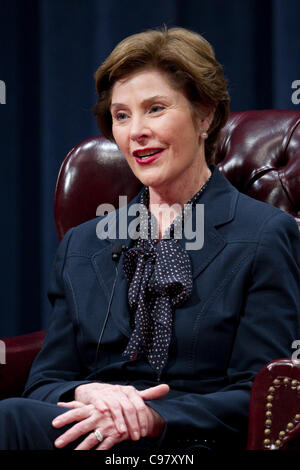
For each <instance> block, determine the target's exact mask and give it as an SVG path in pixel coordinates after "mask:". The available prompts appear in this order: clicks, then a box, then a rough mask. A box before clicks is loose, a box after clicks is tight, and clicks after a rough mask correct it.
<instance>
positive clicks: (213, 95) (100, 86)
mask: <svg viewBox="0 0 300 470" xmlns="http://www.w3.org/2000/svg"><path fill="white" fill-rule="evenodd" d="M145 67H154V68H157V69H158V70H160V71H162V72H165V73H167V74H168V76H169V78H170V79H171V84H172V85H173V86H174V87H175V88H177V89H179V90H181V91H182V92H183V93H184V94H185V96H186V98H187V99H188V100H189V101H190V103H191V105H192V107H193V108H194V109H196V106H197V105H198V104H200V103H201V104H203V105H204V106H207V107H210V108H215V114H214V119H213V121H212V124H211V126H210V128H209V131H208V138H207V139H206V141H205V157H206V161H207V163H208V164H211V163H213V162H214V154H215V149H216V145H217V142H218V139H219V134H220V130H221V128H222V127H223V126H224V125H225V123H226V121H227V118H228V114H229V102H230V99H229V94H228V91H227V82H226V80H225V77H224V73H223V68H222V66H221V65H220V64H219V62H218V61H217V60H216V59H215V55H214V51H213V48H212V46H211V45H210V44H209V43H208V42H207V41H206V39H204V38H203V37H202V36H200V34H197V33H195V32H192V31H189V30H187V29H184V28H171V29H169V30H168V29H166V28H164V29H161V30H149V31H145V32H142V33H139V34H134V35H132V36H129V37H127V38H126V39H124V40H123V41H121V42H120V43H119V44H118V45H117V46H116V47H115V49H114V50H113V51H112V52H111V54H110V55H109V56H108V57H107V59H106V60H105V61H104V62H103V64H102V65H101V66H100V67H99V68H98V70H97V71H96V73H95V80H96V90H97V92H98V100H97V103H96V104H95V106H94V114H95V116H96V117H97V123H98V127H99V129H100V131H101V133H102V134H103V135H104V136H105V137H107V138H108V139H110V140H113V135H112V118H111V113H110V104H111V92H112V88H113V85H114V83H115V82H116V81H117V80H119V79H122V78H125V77H126V76H128V75H130V74H132V73H133V72H135V71H137V70H138V69H141V68H145Z"/></svg>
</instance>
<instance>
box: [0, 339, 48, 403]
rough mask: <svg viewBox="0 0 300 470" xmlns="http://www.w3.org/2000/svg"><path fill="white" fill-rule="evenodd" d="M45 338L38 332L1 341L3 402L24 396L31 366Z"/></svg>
mask: <svg viewBox="0 0 300 470" xmlns="http://www.w3.org/2000/svg"><path fill="white" fill-rule="evenodd" d="M44 336H45V332H44V331H37V332H35V333H30V334H26V335H21V336H14V337H11V338H4V339H2V340H1V346H2V348H1V350H2V354H1V357H2V360H1V364H0V384H1V385H0V399H1V400H2V399H4V398H9V397H16V396H20V395H21V394H22V392H23V390H24V386H25V382H26V380H27V377H28V373H29V370H30V367H31V364H32V362H33V360H34V358H35V356H36V355H37V353H38V352H39V350H40V349H41V347H42V344H43V340H44Z"/></svg>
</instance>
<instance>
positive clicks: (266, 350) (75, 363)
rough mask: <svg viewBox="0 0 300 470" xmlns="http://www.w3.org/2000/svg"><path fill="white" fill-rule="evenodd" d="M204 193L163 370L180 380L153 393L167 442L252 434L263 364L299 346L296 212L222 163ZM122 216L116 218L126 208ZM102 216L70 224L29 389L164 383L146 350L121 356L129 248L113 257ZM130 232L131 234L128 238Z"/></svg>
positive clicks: (49, 397)
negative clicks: (196, 241) (246, 187)
mask: <svg viewBox="0 0 300 470" xmlns="http://www.w3.org/2000/svg"><path fill="white" fill-rule="evenodd" d="M136 200H137V199H135V200H134V201H132V203H130V204H129V206H130V205H131V204H133V203H134V202H136ZM199 203H201V204H204V245H203V247H202V248H201V249H199V250H190V251H188V253H189V255H190V258H191V261H192V268H193V279H194V284H193V291H192V295H191V297H190V298H189V299H188V300H187V301H186V303H185V304H184V305H183V306H181V307H180V308H177V309H176V311H175V313H174V321H173V336H172V341H171V344H170V349H169V359H168V362H167V365H166V367H165V369H164V371H163V373H162V376H161V380H160V381H161V382H162V383H168V384H169V385H170V389H171V390H170V392H169V394H168V395H166V396H165V397H163V398H161V399H159V400H155V401H151V402H148V404H149V405H150V406H152V407H153V408H154V409H155V410H156V411H157V412H158V413H160V414H161V416H162V417H163V418H164V419H165V421H166V423H167V424H166V428H165V432H164V435H163V437H162V439H161V440H162V442H167V441H168V439H169V438H170V439H171V440H172V439H174V437H175V436H176V437H177V438H178V436H185V437H187V436H188V437H191V438H193V437H195V436H205V437H211V436H220V438H229V439H230V440H231V442H233V439H234V438H235V437H236V438H237V437H240V436H244V437H245V436H246V435H247V425H248V409H249V397H250V389H251V384H252V381H253V378H254V376H255V374H256V373H257V372H258V371H259V369H260V368H261V367H262V366H264V365H265V364H266V363H267V362H269V361H271V360H273V359H276V358H281V357H290V356H291V354H292V352H293V350H292V342H293V341H294V340H296V339H300V325H299V319H300V260H299V255H300V236H299V231H298V227H297V225H296V223H295V221H294V219H293V218H292V217H291V216H289V215H287V214H286V213H284V212H282V211H281V210H279V209H277V208H275V207H273V206H270V205H268V204H264V203H261V202H259V201H256V200H254V199H252V198H249V197H247V196H245V195H244V194H241V193H239V192H238V191H237V190H236V189H235V188H234V187H233V186H232V185H231V184H230V183H229V182H228V181H227V180H226V178H225V177H224V176H222V174H221V173H220V172H219V171H218V170H217V169H216V168H215V169H214V172H213V176H212V179H211V181H210V183H209V185H208V187H207V189H206V191H205V192H204V193H203V195H202V197H201V199H200V201H199ZM124 210H127V208H123V209H121V211H124ZM115 216H116V218H117V220H119V218H120V217H121V215H120V211H116V212H115V213H113V217H115ZM99 220H100V219H99V218H96V219H93V220H91V221H88V222H86V223H84V224H82V225H80V226H78V227H75V228H73V229H71V230H70V231H69V232H68V233H67V234H66V236H65V237H64V239H63V240H62V242H61V244H60V246H59V248H58V251H57V256H56V259H55V262H54V268H53V275H52V278H51V283H50V290H49V298H50V301H51V303H52V305H53V314H52V315H51V318H50V322H49V325H48V328H47V333H46V338H45V343H44V346H43V348H42V350H41V352H40V354H39V355H38V357H37V358H36V360H35V362H34V364H33V367H32V369H31V373H30V376H29V379H28V382H27V385H26V389H25V392H24V396H27V397H31V398H33V399H37V400H44V401H48V402H51V403H56V402H57V401H59V400H68V399H72V397H73V392H74V388H75V387H76V386H77V385H79V384H81V383H85V382H92V381H102V382H109V383H120V384H132V385H133V386H135V387H136V388H138V389H143V388H145V387H149V386H153V385H157V383H158V382H157V378H156V376H155V374H154V371H153V370H152V369H151V367H150V366H149V364H148V363H147V361H146V360H145V359H144V358H143V357H141V358H138V359H136V360H133V361H129V360H126V358H124V357H123V356H122V352H123V351H124V349H125V347H126V345H127V342H128V339H129V336H130V334H131V331H132V322H131V320H132V319H131V318H130V314H129V309H128V302H127V288H128V286H127V282H126V279H125V277H124V273H123V269H122V256H123V255H122V256H121V259H120V261H119V263H116V262H115V261H113V260H112V250H113V246H114V244H115V240H114V239H106V240H101V239H99V237H98V236H97V235H96V230H97V224H98V222H99ZM129 221H130V218H129ZM185 242H186V240H185V239H183V240H180V243H183V244H185ZM123 243H124V244H125V245H126V246H130V243H131V240H130V238H125V239H124V240H123ZM113 289H114V293H113V296H112V299H111V293H112V290H113ZM110 300H111V305H110V308H109V304H110ZM108 310H110V313H109V317H108V320H107V324H106V326H105V329H104V333H103V336H102V339H101V342H100V344H98V343H99V337H100V333H101V331H102V328H103V325H104V322H105V318H106V314H107V311H108ZM97 345H98V355H96V350H97ZM96 356H97V357H96Z"/></svg>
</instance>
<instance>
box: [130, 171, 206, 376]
mask: <svg viewBox="0 0 300 470" xmlns="http://www.w3.org/2000/svg"><path fill="white" fill-rule="evenodd" d="M208 181H209V180H208ZM208 181H207V182H206V183H205V185H204V186H202V188H201V189H200V190H199V191H198V192H197V193H196V194H195V195H194V196H193V198H192V199H191V200H190V201H189V204H192V205H195V204H196V202H197V201H198V200H199V198H200V196H201V194H202V193H203V191H204V189H205V188H206V187H207V184H208ZM140 203H141V204H144V205H145V206H146V207H147V208H148V207H149V188H148V187H146V188H145V189H144V191H143V193H142V195H141V200H140ZM183 221H184V217H183V213H182V214H180V215H179V216H177V217H176V219H175V220H174V222H173V224H172V225H171V227H170V228H169V229H168V230H167V231H166V232H165V233H167V236H168V238H165V234H164V236H163V237H162V239H161V240H160V241H158V240H157V239H155V238H153V237H152V238H151V234H153V233H155V229H154V231H153V224H157V222H156V219H155V217H154V216H153V215H152V214H151V213H150V212H149V211H148V212H147V220H145V219H144V223H143V221H142V222H141V224H140V238H139V239H138V240H137V242H136V243H135V246H134V247H133V248H131V249H129V250H128V251H127V252H126V253H125V255H124V264H123V269H124V273H125V276H126V278H127V281H128V283H129V289H128V302H129V307H130V311H131V313H132V314H133V315H134V329H133V332H132V334H131V337H130V339H129V342H128V345H127V347H126V349H125V351H124V352H123V355H124V356H129V358H130V359H131V360H134V359H137V357H138V355H140V354H145V355H146V357H147V359H148V361H149V363H150V365H151V367H152V368H153V369H154V371H155V372H156V373H157V377H158V380H159V379H160V376H161V373H162V370H163V368H164V366H165V364H166V362H167V359H168V349H169V345H170V341H171V335H172V322H173V312H174V310H175V308H176V307H179V306H181V305H182V304H183V303H184V302H185V301H186V300H187V299H188V297H189V296H190V295H191V292H192V287H193V277H192V265H191V261H190V258H189V255H188V253H187V252H186V251H185V250H184V248H182V247H181V245H180V244H179V243H178V239H176V238H174V230H175V228H178V224H180V225H181V230H183ZM151 228H152V231H151ZM145 231H146V232H145ZM145 233H146V236H145ZM177 233H178V232H177ZM181 233H183V232H181Z"/></svg>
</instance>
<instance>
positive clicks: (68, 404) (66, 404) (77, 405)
mask: <svg viewBox="0 0 300 470" xmlns="http://www.w3.org/2000/svg"><path fill="white" fill-rule="evenodd" d="M57 406H63V407H64V408H82V407H83V406H86V405H85V404H84V403H81V401H76V400H73V401H58V402H57Z"/></svg>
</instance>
